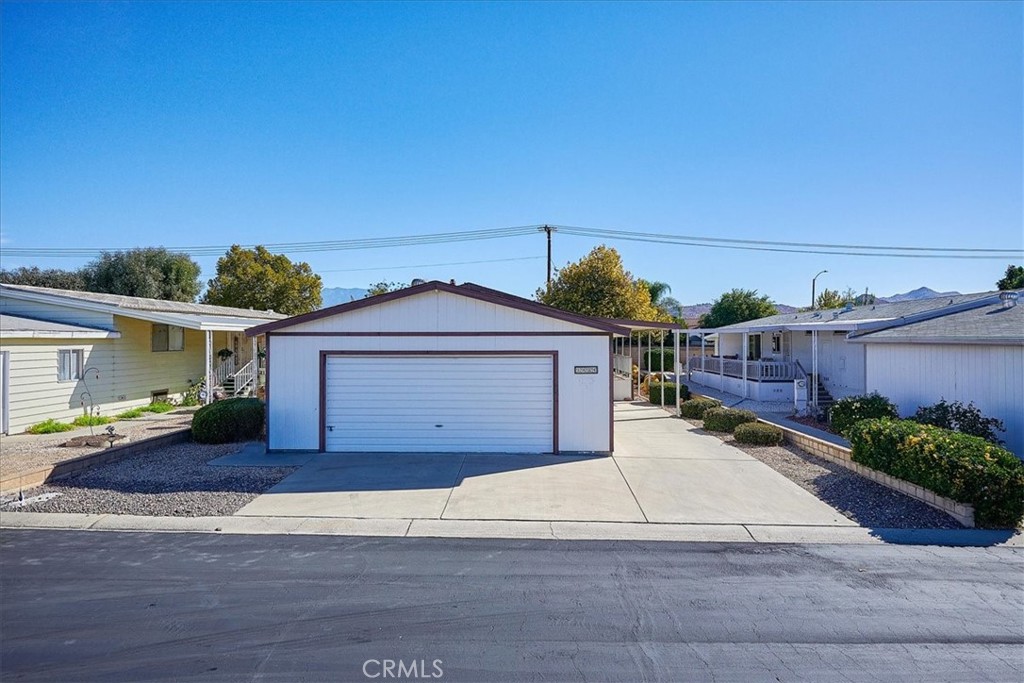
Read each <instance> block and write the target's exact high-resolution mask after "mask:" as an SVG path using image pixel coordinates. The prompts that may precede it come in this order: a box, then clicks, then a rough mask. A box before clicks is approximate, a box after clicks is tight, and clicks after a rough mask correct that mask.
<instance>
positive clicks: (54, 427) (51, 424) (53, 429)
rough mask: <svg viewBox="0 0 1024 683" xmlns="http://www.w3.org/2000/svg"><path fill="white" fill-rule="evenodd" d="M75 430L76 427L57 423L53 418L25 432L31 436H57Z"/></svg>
mask: <svg viewBox="0 0 1024 683" xmlns="http://www.w3.org/2000/svg"><path fill="white" fill-rule="evenodd" d="M74 428H75V426H74V425H69V424H68V423H66V422H57V421H56V420H54V419H53V418H52V417H51V418H48V419H46V420H43V421H42V422H40V423H38V424H34V425H32V426H31V427H29V428H28V429H26V430H25V431H26V432H28V433H29V434H56V433H57V432H70V431H71V430H72V429H74Z"/></svg>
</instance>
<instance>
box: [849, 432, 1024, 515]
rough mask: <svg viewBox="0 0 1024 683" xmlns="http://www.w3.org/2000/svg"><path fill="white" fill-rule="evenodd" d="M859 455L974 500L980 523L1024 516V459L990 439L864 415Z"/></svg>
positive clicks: (856, 436) (856, 440)
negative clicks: (869, 417)
mask: <svg viewBox="0 0 1024 683" xmlns="http://www.w3.org/2000/svg"><path fill="white" fill-rule="evenodd" d="M848 438H849V439H850V443H851V444H853V453H852V457H853V461H854V462H858V463H860V464H862V465H865V466H867V467H870V468H872V469H876V470H879V471H881V472H885V473H886V474H891V475H892V476H894V477H898V478H900V479H904V480H906V481H909V482H913V483H915V484H918V485H920V486H923V487H924V488H926V489H928V490H929V491H933V492H935V493H937V494H939V495H941V496H946V497H948V498H952V499H953V500H956V501H959V502H961V503H970V504H971V505H973V506H974V521H975V523H976V524H977V525H978V526H986V527H995V528H1012V527H1015V526H1017V524H1019V523H1020V521H1021V518H1022V517H1024V462H1022V461H1021V460H1020V459H1019V458H1018V457H1017V456H1015V455H1014V454H1013V453H1011V452H1009V451H1008V450H1006V449H1004V448H1000V447H999V446H996V445H994V444H992V443H989V442H988V441H985V440H984V439H981V438H979V437H976V436H969V435H967V434H960V433H957V432H954V431H951V430H949V429H942V428H941V427H933V426H931V425H922V424H919V423H917V422H913V421H911V420H892V419H887V418H883V419H877V420H863V421H861V422H858V423H856V424H855V425H853V426H852V427H851V428H850V429H849V433H848Z"/></svg>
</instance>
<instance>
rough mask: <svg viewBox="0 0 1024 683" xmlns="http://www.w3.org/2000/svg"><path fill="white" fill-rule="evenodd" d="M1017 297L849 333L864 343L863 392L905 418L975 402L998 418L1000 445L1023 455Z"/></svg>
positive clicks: (1023, 363) (1023, 335)
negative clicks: (943, 405)
mask: <svg viewBox="0 0 1024 683" xmlns="http://www.w3.org/2000/svg"><path fill="white" fill-rule="evenodd" d="M1017 294H1018V293H1017V292H1004V293H1003V294H1002V295H1001V298H997V299H996V300H995V301H992V300H991V298H989V299H987V300H986V302H985V303H984V304H982V305H979V306H976V307H974V308H970V309H967V310H963V311H959V312H955V313H950V314H949V315H944V316H942V317H938V318H931V319H927V320H921V321H919V322H911V323H908V324H905V325H899V326H896V327H891V328H888V329H884V330H879V331H877V332H869V333H867V334H864V335H860V336H857V337H853V338H851V339H850V342H851V343H852V344H859V345H861V346H862V347H863V348H864V353H865V363H864V365H865V369H866V378H865V381H866V385H867V387H868V389H869V391H877V392H878V393H880V394H882V395H883V396H887V397H888V398H889V399H890V400H892V401H893V402H894V403H896V405H898V406H899V408H900V414H901V415H903V416H904V417H906V416H909V415H912V414H913V413H914V412H915V411H916V410H917V408H918V407H919V406H927V405H934V404H935V403H938V402H939V401H940V400H942V399H945V400H947V401H950V402H952V401H961V402H963V403H964V404H968V403H971V402H973V403H974V404H975V405H976V406H977V407H978V409H979V410H981V412H982V413H984V414H985V415H987V416H989V417H995V418H997V419H1000V420H1002V421H1003V423H1004V424H1005V426H1006V433H1005V434H1003V435H1001V436H1002V439H1003V440H1004V441H1005V442H1006V447H1007V448H1008V449H1009V450H1011V451H1013V452H1014V453H1016V454H1017V455H1018V456H1021V457H1024V306H1021V305H1018V304H1017V297H1015V296H1014V295H1017Z"/></svg>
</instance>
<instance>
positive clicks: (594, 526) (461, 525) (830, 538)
mask: <svg viewBox="0 0 1024 683" xmlns="http://www.w3.org/2000/svg"><path fill="white" fill-rule="evenodd" d="M0 528H3V529H65V530H79V531H136V532H172V533H173V532H195V533H222V534H279V535H329V536H370V537H373V536H378V537H389V538H402V537H408V538H493V539H540V540H572V541H669V542H713V543H773V544H775V543H783V544H795V543H799V544H859V545H882V544H897V545H942V546H978V547H983V546H1001V547H1008V548H1024V535H1022V534H1020V533H1014V532H1012V531H999V530H982V529H866V528H863V527H848V526H834V527H833V526H783V525H758V524H643V523H632V522H624V523H616V522H521V521H489V520H444V519H354V518H335V517H321V518H309V517H245V516H221V517H144V516H139V515H94V514H80V513H56V512H4V513H0Z"/></svg>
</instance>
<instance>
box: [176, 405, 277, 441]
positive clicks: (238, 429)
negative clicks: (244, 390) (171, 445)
mask: <svg viewBox="0 0 1024 683" xmlns="http://www.w3.org/2000/svg"><path fill="white" fill-rule="evenodd" d="M263 419H264V411H263V401H261V400H259V399H258V398H229V399H226V400H223V401H215V402H214V403H211V404H210V405H207V406H203V407H202V408H200V409H199V410H197V411H196V414H195V415H194V416H193V417H192V439H193V440H195V441H197V442H199V443H229V442H232V441H252V440H254V439H259V438H260V437H261V436H262V434H263Z"/></svg>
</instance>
